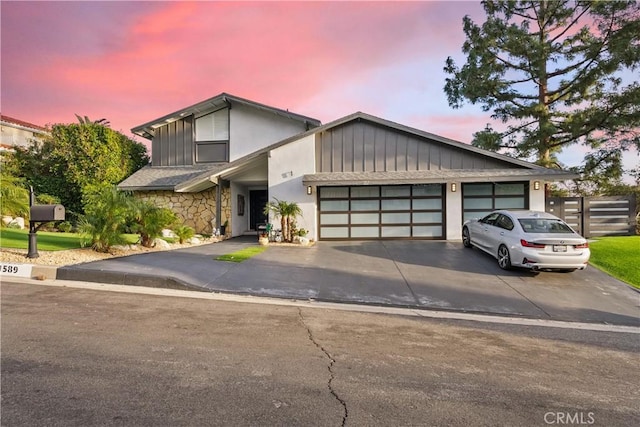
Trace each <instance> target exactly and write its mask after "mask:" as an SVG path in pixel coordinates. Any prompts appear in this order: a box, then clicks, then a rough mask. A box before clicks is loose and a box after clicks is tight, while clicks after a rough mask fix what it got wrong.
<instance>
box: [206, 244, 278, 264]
mask: <svg viewBox="0 0 640 427" xmlns="http://www.w3.org/2000/svg"><path fill="white" fill-rule="evenodd" d="M266 249H267V247H266V246H249V247H247V248H244V249H240V250H239V251H235V252H232V253H230V254H226V255H220V256H219V257H217V258H215V260H216V261H227V262H242V261H246V260H248V259H249V258H251V257H253V256H256V255H258V254H261V253H262V252H264V251H265V250H266Z"/></svg>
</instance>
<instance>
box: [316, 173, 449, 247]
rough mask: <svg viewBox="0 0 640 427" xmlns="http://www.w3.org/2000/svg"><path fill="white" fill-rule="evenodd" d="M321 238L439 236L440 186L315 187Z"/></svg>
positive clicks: (441, 218)
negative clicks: (317, 198) (317, 194)
mask: <svg viewBox="0 0 640 427" xmlns="http://www.w3.org/2000/svg"><path fill="white" fill-rule="evenodd" d="M318 193H319V196H318V197H319V209H320V212H319V214H320V215H319V217H320V218H319V221H320V239H321V240H352V239H353V240H364V239H399V238H408V239H443V238H444V229H445V224H444V206H445V203H444V185H443V184H425V185H389V186H351V187H346V186H345V187H319V188H318Z"/></svg>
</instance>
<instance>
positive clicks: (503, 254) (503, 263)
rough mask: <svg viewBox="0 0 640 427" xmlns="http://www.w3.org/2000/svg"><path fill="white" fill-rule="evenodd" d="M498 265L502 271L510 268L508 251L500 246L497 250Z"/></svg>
mask: <svg viewBox="0 0 640 427" xmlns="http://www.w3.org/2000/svg"><path fill="white" fill-rule="evenodd" d="M498 265H499V266H500V268H501V269H503V270H509V269H510V268H511V256H510V255H509V249H507V247H506V246H505V245H500V247H499V248H498Z"/></svg>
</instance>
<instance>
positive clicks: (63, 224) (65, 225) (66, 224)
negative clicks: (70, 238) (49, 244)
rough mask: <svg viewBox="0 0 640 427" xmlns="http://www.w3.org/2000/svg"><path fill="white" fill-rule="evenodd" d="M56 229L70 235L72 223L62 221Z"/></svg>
mask: <svg viewBox="0 0 640 427" xmlns="http://www.w3.org/2000/svg"><path fill="white" fill-rule="evenodd" d="M56 228H57V229H58V231H60V232H61V233H68V232H70V231H71V229H72V228H73V227H72V226H71V223H70V222H69V221H62V222H61V223H59V224H58V225H57V226H56Z"/></svg>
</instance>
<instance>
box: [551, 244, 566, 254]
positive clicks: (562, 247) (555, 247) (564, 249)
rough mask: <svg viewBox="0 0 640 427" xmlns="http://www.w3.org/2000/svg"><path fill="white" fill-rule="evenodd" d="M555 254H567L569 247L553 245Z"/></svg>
mask: <svg viewBox="0 0 640 427" xmlns="http://www.w3.org/2000/svg"><path fill="white" fill-rule="evenodd" d="M553 252H567V245H553Z"/></svg>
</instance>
